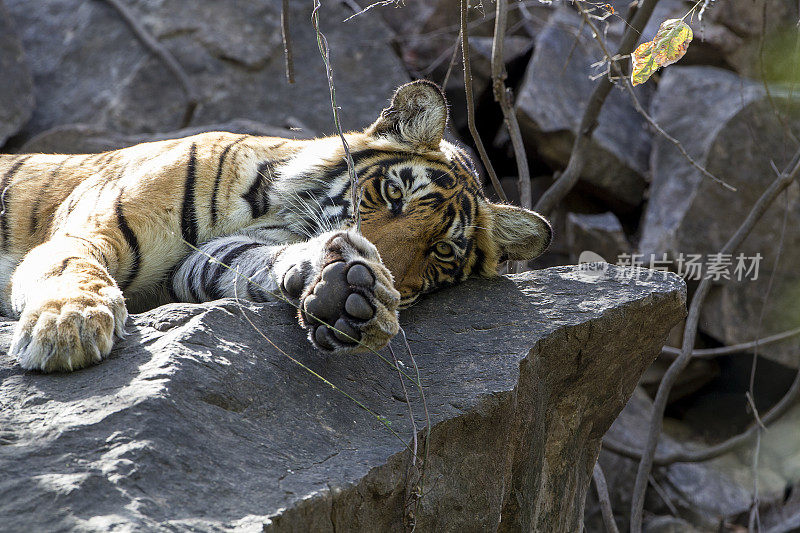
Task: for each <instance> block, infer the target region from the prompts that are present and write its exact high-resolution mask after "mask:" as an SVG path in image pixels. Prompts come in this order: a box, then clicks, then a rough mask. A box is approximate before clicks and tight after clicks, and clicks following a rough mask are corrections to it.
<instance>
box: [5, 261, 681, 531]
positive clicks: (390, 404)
mask: <svg viewBox="0 0 800 533" xmlns="http://www.w3.org/2000/svg"><path fill="white" fill-rule="evenodd" d="M635 272H637V271H634V270H632V269H621V268H617V267H614V266H609V267H608V269H607V270H606V271H605V272H602V273H589V272H586V271H584V270H579V269H578V268H577V267H556V268H551V269H547V270H542V271H538V272H529V273H525V274H519V275H516V276H514V277H512V278H499V279H496V280H491V281H488V280H472V281H469V282H467V283H464V284H462V285H460V286H458V287H455V288H452V289H448V290H445V291H442V292H440V293H438V294H437V295H435V296H432V297H429V298H426V299H425V300H424V301H422V302H420V303H419V304H418V305H416V306H414V307H413V308H412V309H410V310H408V311H406V312H404V313H403V314H402V315H401V323H402V325H403V327H404V328H405V332H406V334H407V336H408V343H409V346H410V348H411V351H412V352H413V354H414V355H415V359H416V362H417V364H418V365H419V372H420V376H421V381H422V383H423V387H424V391H425V396H426V399H427V402H426V403H427V409H428V412H429V414H430V420H431V427H432V429H431V434H430V438H429V439H428V441H427V444H428V446H427V448H428V459H427V462H426V470H425V474H424V478H423V479H422V484H421V485H422V486H421V488H420V491H421V493H422V494H423V496H422V498H421V500H420V501H419V506H418V507H415V506H414V498H413V492H415V491H414V490H413V489H414V487H417V486H419V483H418V481H419V480H418V478H416V477H415V476H413V471H412V475H411V478H410V479H409V478H408V475H409V474H408V473H409V465H410V458H411V454H410V453H409V452H408V451H407V444H410V443H411V441H412V435H413V430H412V427H411V422H410V417H409V415H408V410H409V404H407V403H406V400H405V398H406V396H405V394H404V391H403V388H402V386H401V382H400V379H399V378H398V373H397V371H396V370H395V369H394V368H392V367H390V366H389V365H388V364H387V363H386V362H384V361H382V360H381V359H379V358H378V357H377V356H376V355H374V354H367V355H359V356H324V355H322V354H320V353H319V352H316V351H315V350H314V349H313V348H311V347H310V346H309V344H308V343H307V341H306V340H305V338H304V333H303V331H302V330H301V329H300V328H299V327H298V326H297V324H296V320H295V318H294V316H293V312H292V310H291V309H290V308H288V307H287V306H286V305H284V304H266V305H253V304H243V306H240V305H239V304H237V302H235V301H232V300H221V301H218V302H212V303H208V304H203V305H189V304H172V305H168V306H164V307H161V308H158V309H155V310H153V311H150V312H148V313H144V314H140V315H135V316H133V317H132V318H131V321H130V323H129V325H128V326H129V330H130V335H129V336H128V337H127V338H126V339H125V340H124V341H122V342H120V343H119V344H118V346H117V347H116V348H115V350H114V351H113V352H112V354H111V356H110V357H109V359H108V360H107V361H105V362H103V363H102V364H100V365H97V366H93V367H91V368H87V369H84V370H81V371H78V372H74V373H71V374H58V375H44V374H39V373H32V372H24V371H22V370H21V369H20V368H19V366H18V365H17V364H16V363H15V361H13V360H11V359H10V358H8V357H5V358H0V380H1V381H0V472H2V476H0V524H2V528H8V530H15V531H16V530H39V531H66V530H70V531H74V530H79V531H108V530H120V531H128V530H160V531H189V530H191V531H220V530H224V531H228V530H244V531H260V530H261V529H262V528H264V529H265V530H268V531H334V530H336V531H397V530H402V523H403V520H404V516H405V517H406V518H408V512H407V510H409V509H410V510H413V511H415V514H414V516H415V519H416V521H417V526H418V529H419V530H421V531H491V530H503V531H520V530H540V531H575V530H577V529H579V526H580V523H581V520H582V517H583V502H584V498H585V494H586V490H587V488H588V486H589V482H590V479H591V472H592V466H593V464H594V462H595V460H596V458H597V454H598V452H599V448H600V439H601V438H602V436H603V434H604V433H605V432H606V430H607V429H608V428H609V426H610V425H611V423H612V422H613V421H614V419H615V417H616V416H617V414H618V413H619V412H620V410H621V409H622V408H623V406H624V405H625V403H626V402H627V400H628V398H629V397H630V395H631V393H632V391H633V389H634V386H635V385H636V382H637V379H638V377H639V375H640V374H641V372H642V371H643V370H644V369H645V368H646V367H647V365H648V364H649V363H650V362H651V361H652V360H653V359H654V358H655V356H656V355H657V353H658V351H659V349H660V347H661V345H662V343H663V341H664V339H665V337H666V335H667V332H668V331H669V329H670V328H671V327H672V325H674V324H675V323H676V322H677V321H678V320H680V319H681V318H682V317H683V316H684V314H685V286H684V284H683V282H682V281H681V280H680V279H679V278H678V277H677V276H675V275H672V274H666V275H664V276H661V275H660V274H657V275H656V277H653V278H652V279H650V280H646V279H644V277H645V276H642V278H640V279H632V280H631V279H626V277H625V276H626V275H628V274H631V273H635ZM638 272H639V274H642V271H638ZM246 317H247V318H246ZM248 319H249V320H252V322H253V324H250V322H249V320H248ZM13 325H14V323H13V322H11V321H7V322H4V323H1V324H0V345H2V346H3V347H5V348H7V346H8V342H9V337H10V334H11V330H12V327H13ZM254 325H255V327H257V328H258V329H259V330H260V332H261V333H258V332H256V331H255V329H254ZM262 334H263V336H262ZM399 340H400V339H396V341H395V342H394V344H393V346H394V351H395V353H396V354H397V356H398V358H399V359H401V361H402V363H403V364H402V368H403V370H404V371H405V372H406V373H408V374H409V375H412V376H413V375H414V371H413V364H412V361H411V359H410V358H409V356H408V355H407V353H406V352H405V350H404V348H403V347H402V343H401V342H398V341H399ZM384 354H385V355H386V350H384ZM388 357H389V358H390V359H391V355H388ZM299 363H302V364H303V365H305V368H303V367H301V366H300V365H299ZM311 371H313V372H315V373H316V374H318V375H319V376H322V377H324V378H325V379H326V380H328V381H329V382H330V383H332V384H334V385H335V386H336V387H337V389H336V390H334V389H333V388H331V386H329V385H327V384H326V383H323V382H322V381H321V380H320V379H319V378H318V377H316V376H315V375H313V374H312V373H311ZM406 387H407V390H408V398H409V399H410V406H411V409H412V410H413V412H414V415H415V419H416V424H417V428H418V430H419V441H418V445H419V449H420V452H421V451H422V450H423V449H424V448H425V431H424V429H423V427H424V425H425V421H424V420H425V419H424V415H423V412H424V411H423V406H422V403H421V401H420V398H419V395H418V393H417V391H416V390H415V388H414V387H413V386H412V385H411V383H410V382H408V380H406ZM344 393H346V394H348V395H350V396H351V397H352V399H350V398H348V397H346V396H345V395H344ZM355 400H357V401H358V402H361V403H362V404H363V405H364V406H367V407H368V408H369V409H371V410H372V411H373V413H375V414H374V415H373V414H370V413H367V412H365V411H364V410H362V409H361V408H359V407H358V406H357V405H356V403H355ZM376 415H377V416H380V417H381V418H380V420H382V421H383V422H385V424H386V425H388V426H389V427H390V428H391V430H392V431H389V430H388V429H387V427H386V425H384V424H382V423H381V421H380V420H379V419H378V418H377V417H376ZM392 432H394V433H396V435H394V434H393V433H392ZM420 455H422V454H421V453H420Z"/></svg>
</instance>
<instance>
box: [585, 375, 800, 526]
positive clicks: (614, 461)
mask: <svg viewBox="0 0 800 533" xmlns="http://www.w3.org/2000/svg"><path fill="white" fill-rule="evenodd" d="M652 406H653V403H652V401H651V400H650V397H649V396H648V395H647V394H645V393H644V391H643V390H642V389H641V388H637V389H636V391H635V392H634V394H633V396H631V399H630V400H629V401H628V404H627V405H626V406H625V409H623V411H622V412H621V413H620V415H619V417H617V419H616V420H615V421H614V424H613V425H612V426H611V429H609V430H608V432H607V433H606V435H605V438H607V439H609V440H611V441H613V442H615V443H621V444H625V445H627V446H629V447H631V448H634V449H639V448H641V447H642V445H643V443H644V442H645V441H646V439H647V432H648V428H649V420H650V416H651V413H652ZM799 422H800V407H794V408H791V409H790V410H789V411H788V412H787V413H785V414H784V415H783V416H782V417H781V418H780V419H779V420H777V421H775V422H774V423H772V424H770V425H769V426H768V431H766V432H764V433H763V437H762V440H761V445H760V450H759V468H758V486H759V501H760V503H761V508H762V512H763V513H764V516H765V517H766V516H769V515H772V516H770V518H769V521H770V522H774V521H775V519H776V518H777V517H776V516H775V515H778V516H783V515H784V512H785V511H787V512H791V511H790V508H787V509H784V499H785V498H786V494H785V490H786V488H787V487H792V486H796V485H797V484H798V482H800V443H798V440H797V427H798V423H799ZM728 436H733V435H728ZM710 444H712V443H704V442H700V441H699V440H698V439H697V437H696V434H694V433H692V430H691V429H690V428H689V427H688V426H685V425H683V424H682V423H681V422H679V421H677V420H674V419H667V420H665V424H664V430H663V432H662V434H661V437H660V438H659V445H658V453H659V454H669V453H674V452H678V451H680V450H684V449H689V450H692V449H694V450H697V449H703V448H705V447H707V446H709V445H710ZM753 449H754V441H753V442H751V443H750V444H749V445H743V446H740V447H739V448H737V449H735V450H734V451H731V452H729V453H727V454H725V455H722V456H720V457H718V458H716V459H713V460H709V461H704V462H700V463H675V464H672V465H669V466H666V467H656V468H655V469H654V471H653V476H654V478H655V479H656V482H657V483H658V485H659V490H660V494H657V493H656V491H655V490H654V489H653V488H652V487H651V488H650V490H649V491H648V497H647V499H646V500H645V509H646V510H647V513H646V514H647V515H651V516H652V515H658V514H669V513H671V512H672V510H670V509H669V508H668V507H667V506H666V505H665V504H664V499H665V498H667V499H669V501H670V503H671V505H672V506H673V509H674V510H677V512H678V517H675V519H677V520H680V521H681V522H683V521H688V522H689V524H690V527H684V528H683V529H681V528H680V527H679V528H678V529H677V531H694V530H695V528H696V529H697V530H699V531H709V532H710V531H718V529H719V524H720V523H723V522H732V521H733V520H734V519H735V518H737V517H741V516H747V513H748V511H749V509H750V506H751V504H752V498H753V495H752V490H753V477H752V472H753V466H752V461H753V457H752V454H753ZM599 461H600V465H601V466H602V467H603V470H604V472H605V474H606V479H607V481H608V485H609V494H610V497H611V500H612V507H613V508H614V510H615V511H619V514H618V515H617V522H618V524H619V526H620V530H622V531H625V530H627V529H628V520H629V516H628V513H629V510H630V505H631V501H630V499H631V487H633V484H634V480H635V478H636V470H637V466H638V461H633V460H631V459H628V458H626V457H622V456H619V455H616V454H614V453H612V452H610V451H607V450H603V451H602V452H601V453H600V457H599ZM596 505H597V504H596V500H595V499H594V498H591V499H589V500H588V501H587V508H586V509H587V516H589V517H591V518H587V529H588V530H589V531H596V530H597V527H595V528H592V527H590V524H595V525H599V517H598V518H595V515H597V513H596V512H595V513H593V512H592V511H593V510H594V509H595V508H596ZM653 522H654V523H652V524H651V525H650V527H652V528H653V529H652V531H670V530H675V529H670V527H672V525H673V523H672V522H671V521H670V520H667V519H666V518H655V519H653ZM745 522H746V519H745ZM679 525H680V524H678V526H679ZM678 526H676V527H678ZM644 529H645V530H646V531H650V530H651V529H649V528H648V525H647V523H645V528H644Z"/></svg>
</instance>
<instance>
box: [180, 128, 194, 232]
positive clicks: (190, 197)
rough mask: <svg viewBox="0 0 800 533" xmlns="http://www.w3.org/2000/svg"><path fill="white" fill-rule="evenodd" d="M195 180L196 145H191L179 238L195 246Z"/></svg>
mask: <svg viewBox="0 0 800 533" xmlns="http://www.w3.org/2000/svg"><path fill="white" fill-rule="evenodd" d="M196 180H197V145H196V144H195V143H192V147H191V149H190V150H189V165H188V168H187V169H186V184H185V185H184V189H183V208H182V209H181V236H183V239H184V240H185V241H186V242H188V243H189V244H191V245H192V246H197V214H196V213H195V207H194V185H195V181H196Z"/></svg>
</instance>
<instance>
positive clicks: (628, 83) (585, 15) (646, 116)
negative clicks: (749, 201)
mask: <svg viewBox="0 0 800 533" xmlns="http://www.w3.org/2000/svg"><path fill="white" fill-rule="evenodd" d="M575 5H576V6H578V10H579V11H580V13H581V16H582V17H583V21H584V22H585V23H586V24H587V25H588V26H589V28H591V30H592V35H593V36H594V39H595V41H597V44H598V45H599V46H600V49H601V50H602V51H603V54H604V55H605V57H606V58H607V60H608V61H609V63H610V67H611V69H613V70H614V72H615V74H616V76H617V77H619V78H620V79H621V80H622V83H623V85H624V86H625V89H626V90H627V91H628V94H629V95H630V97H631V100H632V101H633V107H634V109H636V111H637V112H638V113H639V114H640V115H642V116H643V117H644V119H645V120H646V121H647V123H648V124H650V126H651V127H652V128H653V129H654V130H656V131H657V132H658V133H659V134H660V135H661V136H662V137H664V138H665V139H667V140H668V141H669V142H671V143H672V144H673V145H675V147H676V148H677V149H678V151H679V152H680V153H681V155H682V156H683V157H685V158H686V160H687V161H689V163H690V164H691V165H692V166H693V167H694V168H696V169H697V170H699V171H700V172H701V173H702V174H703V175H704V176H706V177H708V178H711V179H712V180H714V181H716V182H717V183H719V184H720V185H722V186H723V187H725V188H726V189H728V190H729V191H733V192H736V187H734V186H733V185H730V184H728V183H726V182H724V181H723V180H721V179H720V178H718V177H716V176H715V175H713V174H712V173H711V172H709V171H708V170H707V169H706V168H705V167H703V166H702V165H700V164H699V163H698V162H697V161H695V160H694V159H693V158H692V156H690V155H689V152H687V151H686V149H685V148H684V147H683V145H682V144H681V143H680V141H679V140H678V139H676V138H675V137H673V136H672V135H670V134H669V133H667V132H666V131H664V129H663V128H662V127H661V126H660V125H659V124H658V122H656V121H655V120H653V118H652V117H651V116H650V115H649V114H648V113H647V111H645V109H644V107H642V104H641V103H639V98H637V96H636V91H634V90H633V85H631V80H629V79H628V77H627V76H626V75H625V74H624V73H623V72H622V69H620V67H619V64H618V63H617V62H616V61H614V59H613V57H612V56H611V55H610V54H611V52H609V50H608V48H607V47H606V44H605V43H604V42H603V39H601V38H600V32H599V31H598V29H597V27H596V26H595V25H594V23H593V22H592V21H591V18H590V17H589V15H588V13H586V11H585V10H584V9H583V6H581V4H580V2H578V3H576V4H575Z"/></svg>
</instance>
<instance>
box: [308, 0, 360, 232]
mask: <svg viewBox="0 0 800 533" xmlns="http://www.w3.org/2000/svg"><path fill="white" fill-rule="evenodd" d="M320 9H322V5H321V4H320V0H314V10H313V11H312V12H311V21H312V23H313V25H314V31H315V32H316V34H317V47H318V48H319V53H320V55H321V56H322V62H323V63H325V74H326V76H327V78H328V90H329V92H330V95H331V110H332V111H333V123H334V125H335V126H336V133H338V134H339V138H340V139H341V140H342V147H343V148H344V154H345V160H346V161H347V172H348V174H349V175H350V196H351V202H352V204H353V219H354V220H355V227H356V230H358V231H359V232H360V231H361V212H360V211H361V194H360V192H359V187H358V176H357V175H356V165H355V163H354V162H353V156H352V155H351V154H350V146H349V145H348V144H347V139H345V137H344V132H343V131H342V124H341V122H340V121H339V107H338V106H337V105H336V88H335V86H334V83H333V67H332V66H331V57H330V48H329V47H328V39H326V38H325V35H324V34H323V33H322V31H321V30H320V29H319V10H320Z"/></svg>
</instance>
